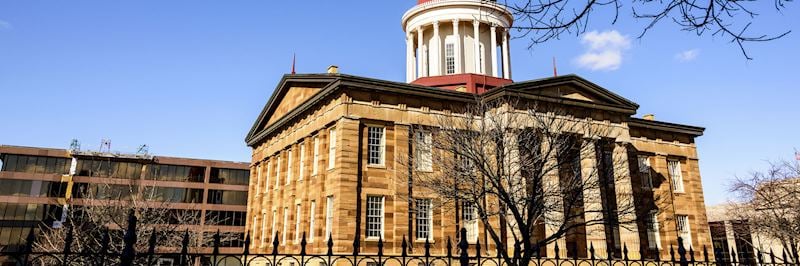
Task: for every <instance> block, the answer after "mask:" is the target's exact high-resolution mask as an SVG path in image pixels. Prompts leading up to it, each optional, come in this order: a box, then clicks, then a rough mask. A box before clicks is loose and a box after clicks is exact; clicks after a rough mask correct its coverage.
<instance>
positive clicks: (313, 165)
mask: <svg viewBox="0 0 800 266" xmlns="http://www.w3.org/2000/svg"><path fill="white" fill-rule="evenodd" d="M313 157H314V158H313V160H312V162H311V176H315V175H317V174H319V136H314V155H313Z"/></svg>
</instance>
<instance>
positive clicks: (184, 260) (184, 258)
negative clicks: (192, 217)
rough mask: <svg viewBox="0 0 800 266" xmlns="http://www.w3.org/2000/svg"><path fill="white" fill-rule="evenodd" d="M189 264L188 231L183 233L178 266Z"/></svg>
mask: <svg viewBox="0 0 800 266" xmlns="http://www.w3.org/2000/svg"><path fill="white" fill-rule="evenodd" d="M188 263H189V229H186V231H183V240H182V241H181V258H180V261H179V265H180V266H186V265H188Z"/></svg>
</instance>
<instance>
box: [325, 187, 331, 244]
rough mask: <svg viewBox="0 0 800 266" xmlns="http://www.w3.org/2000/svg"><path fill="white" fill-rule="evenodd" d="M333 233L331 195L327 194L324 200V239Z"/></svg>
mask: <svg viewBox="0 0 800 266" xmlns="http://www.w3.org/2000/svg"><path fill="white" fill-rule="evenodd" d="M331 234H333V196H328V198H327V199H326V202H325V235H324V236H323V237H324V238H325V239H326V240H327V239H330V237H331Z"/></svg>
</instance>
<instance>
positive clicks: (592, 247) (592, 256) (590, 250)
mask: <svg viewBox="0 0 800 266" xmlns="http://www.w3.org/2000/svg"><path fill="white" fill-rule="evenodd" d="M537 251H538V250H537ZM589 259H591V260H592V265H594V243H593V242H589Z"/></svg>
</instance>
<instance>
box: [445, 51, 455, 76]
mask: <svg viewBox="0 0 800 266" xmlns="http://www.w3.org/2000/svg"><path fill="white" fill-rule="evenodd" d="M455 50H456V44H455V43H446V44H445V45H444V64H445V68H446V71H447V74H455V73H456V51H455Z"/></svg>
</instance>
